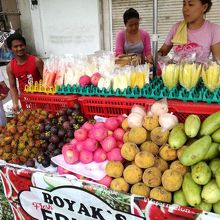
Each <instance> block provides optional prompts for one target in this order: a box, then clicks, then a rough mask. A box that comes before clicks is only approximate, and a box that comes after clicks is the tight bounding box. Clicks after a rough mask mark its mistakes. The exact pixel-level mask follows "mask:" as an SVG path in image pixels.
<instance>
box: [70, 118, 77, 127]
mask: <svg viewBox="0 0 220 220" xmlns="http://www.w3.org/2000/svg"><path fill="white" fill-rule="evenodd" d="M69 122H70V126H73V125H74V124H76V122H77V121H76V119H75V118H72V119H71V120H70V121H69Z"/></svg>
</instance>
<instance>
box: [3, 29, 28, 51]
mask: <svg viewBox="0 0 220 220" xmlns="http://www.w3.org/2000/svg"><path fill="white" fill-rule="evenodd" d="M13 40H20V41H22V42H23V43H24V45H26V40H25V38H24V37H23V36H22V35H21V34H19V33H14V34H12V35H10V36H9V37H8V38H7V40H6V43H7V47H8V49H11V47H12V41H13Z"/></svg>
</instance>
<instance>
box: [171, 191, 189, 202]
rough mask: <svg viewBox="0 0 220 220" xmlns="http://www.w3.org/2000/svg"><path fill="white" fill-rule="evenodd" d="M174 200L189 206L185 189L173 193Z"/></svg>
mask: <svg viewBox="0 0 220 220" xmlns="http://www.w3.org/2000/svg"><path fill="white" fill-rule="evenodd" d="M173 202H174V204H177V205H182V206H188V205H189V203H188V202H187V201H186V198H185V196H184V193H183V190H182V189H180V190H178V191H176V192H174V194H173Z"/></svg>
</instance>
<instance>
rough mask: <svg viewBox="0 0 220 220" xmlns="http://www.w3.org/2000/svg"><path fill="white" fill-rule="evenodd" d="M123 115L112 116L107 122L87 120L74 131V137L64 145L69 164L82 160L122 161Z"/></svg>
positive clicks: (65, 157)
mask: <svg viewBox="0 0 220 220" xmlns="http://www.w3.org/2000/svg"><path fill="white" fill-rule="evenodd" d="M122 120H123V117H122V116H118V117H110V118H108V119H107V120H106V121H105V122H96V123H94V124H92V123H89V122H85V123H84V124H83V126H82V127H81V128H80V129H78V130H76V131H75V132H74V137H75V138H74V139H73V140H72V141H71V142H70V143H69V144H66V145H64V147H63V149H62V154H63V157H64V160H65V162H66V163H68V164H74V163H77V162H79V161H80V162H81V163H84V164H87V163H91V162H93V161H94V162H97V163H100V162H103V161H105V160H114V161H121V160H122V157H121V150H120V148H121V146H122V144H123V136H124V133H125V132H124V130H123V129H122V128H121V127H120V125H121V123H122Z"/></svg>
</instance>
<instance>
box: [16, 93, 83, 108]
mask: <svg viewBox="0 0 220 220" xmlns="http://www.w3.org/2000/svg"><path fill="white" fill-rule="evenodd" d="M78 97H79V96H78V95H66V96H64V95H47V94H42V93H34V94H30V93H21V95H20V102H21V106H22V109H27V110H32V109H36V108H42V109H45V110H47V111H50V112H56V111H58V110H60V109H64V108H68V107H72V106H73V105H74V104H75V103H77V102H78Z"/></svg>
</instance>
